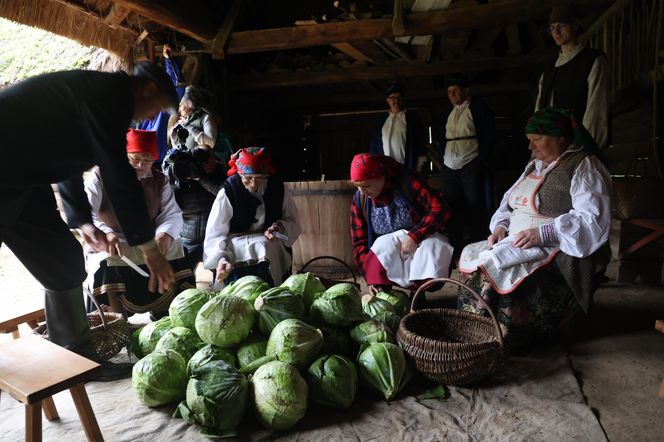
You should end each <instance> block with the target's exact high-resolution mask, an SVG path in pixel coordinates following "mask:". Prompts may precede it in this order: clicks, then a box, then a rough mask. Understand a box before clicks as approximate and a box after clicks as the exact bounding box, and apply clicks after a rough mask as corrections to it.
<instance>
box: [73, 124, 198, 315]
mask: <svg viewBox="0 0 664 442" xmlns="http://www.w3.org/2000/svg"><path fill="white" fill-rule="evenodd" d="M157 152H158V150H157V133H156V132H154V131H146V130H138V129H129V131H128V132H127V159H128V160H129V164H130V165H131V167H133V169H134V170H135V171H136V177H137V178H138V180H139V182H140V183H141V188H142V194H143V197H144V198H145V205H146V207H147V209H148V215H149V217H150V220H151V222H152V224H153V227H154V230H155V235H154V240H155V243H156V244H157V247H158V248H159V251H160V252H161V253H162V254H163V255H164V256H165V257H166V259H167V260H168V262H169V263H170V265H171V266H172V267H173V270H174V272H175V282H174V284H173V288H172V289H171V290H169V291H168V292H166V293H164V294H163V295H161V294H160V293H154V292H152V291H150V290H149V288H148V281H147V279H146V278H145V277H144V276H142V275H140V274H139V273H138V272H137V271H136V270H135V269H134V268H132V267H131V266H130V265H129V264H128V263H127V262H126V261H124V260H122V258H123V257H124V258H125V259H129V260H130V261H131V262H132V263H134V264H137V265H139V266H140V267H143V266H144V260H143V258H142V256H141V253H140V251H139V250H138V249H137V248H136V247H132V246H130V245H129V244H127V240H126V238H125V236H124V235H123V234H122V231H121V230H120V228H119V225H118V221H117V219H116V217H115V215H114V213H113V210H111V206H110V204H109V201H108V195H107V194H106V192H105V190H104V182H103V180H102V179H101V177H100V175H99V170H98V168H95V169H93V171H92V173H90V174H88V176H87V177H86V179H85V192H86V194H87V196H88V201H89V202H90V207H91V209H92V220H93V223H94V225H95V227H97V228H98V229H99V230H101V231H102V232H104V234H105V235H106V241H107V243H108V246H107V248H106V249H105V250H102V251H101V252H99V251H95V250H92V249H90V248H89V247H86V249H85V252H86V262H87V267H88V278H87V279H86V282H85V284H86V285H87V286H88V287H89V288H90V291H91V292H92V293H93V295H94V296H95V297H97V300H98V301H99V302H100V303H102V304H107V305H109V306H110V309H111V311H115V312H119V313H124V312H129V313H144V312H147V311H150V313H151V318H153V319H154V320H156V319H157V318H160V317H162V316H164V315H167V314H168V307H169V305H170V303H171V301H172V300H173V298H174V297H175V295H177V294H178V293H179V292H181V291H182V290H184V289H186V288H191V287H195V285H196V281H195V279H194V274H193V272H192V271H191V269H190V268H189V262H188V261H187V259H186V258H185V254H184V250H183V248H182V243H181V242H180V240H179V234H180V230H181V229H182V211H181V210H180V208H179V207H178V205H177V204H176V202H175V198H174V196H173V190H172V189H171V186H170V185H169V183H168V180H167V179H166V177H165V176H164V175H163V174H162V173H161V172H160V171H159V170H157V169H156V168H153V164H154V162H155V161H156V160H157V158H158V153H157ZM88 301H89V300H88ZM88 310H89V311H94V310H95V306H94V305H93V304H92V303H91V302H88Z"/></svg>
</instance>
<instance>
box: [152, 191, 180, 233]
mask: <svg viewBox="0 0 664 442" xmlns="http://www.w3.org/2000/svg"><path fill="white" fill-rule="evenodd" d="M154 224H155V233H160V232H164V233H167V234H168V235H169V236H170V237H171V238H173V239H177V238H179V237H180V231H181V230H182V224H183V221H182V210H180V207H179V206H178V203H177V202H175V195H174V194H173V189H172V188H171V185H170V184H169V183H168V180H167V179H166V180H164V185H163V186H162V188H161V211H160V212H159V213H158V214H157V217H156V218H155V221H154Z"/></svg>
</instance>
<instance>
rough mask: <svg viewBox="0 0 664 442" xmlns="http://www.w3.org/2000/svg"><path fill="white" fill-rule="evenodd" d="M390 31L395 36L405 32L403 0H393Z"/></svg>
mask: <svg viewBox="0 0 664 442" xmlns="http://www.w3.org/2000/svg"><path fill="white" fill-rule="evenodd" d="M392 33H393V34H394V36H395V37H399V36H401V35H405V34H406V23H405V21H404V16H403V0H394V14H393V15H392Z"/></svg>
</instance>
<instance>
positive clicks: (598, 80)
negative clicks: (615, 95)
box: [583, 55, 609, 147]
mask: <svg viewBox="0 0 664 442" xmlns="http://www.w3.org/2000/svg"><path fill="white" fill-rule="evenodd" d="M583 125H584V126H585V127H586V129H588V132H590V135H592V136H593V138H594V139H595V142H596V143H597V145H598V146H599V147H604V146H605V145H606V142H607V139H608V136H609V135H608V132H609V127H608V125H609V65H608V61H607V60H606V57H605V56H603V55H602V56H599V57H597V59H596V60H595V63H593V67H592V69H591V70H590V74H589V75H588V99H587V100H586V113H585V114H584V115H583Z"/></svg>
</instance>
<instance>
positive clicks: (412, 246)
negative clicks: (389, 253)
mask: <svg viewBox="0 0 664 442" xmlns="http://www.w3.org/2000/svg"><path fill="white" fill-rule="evenodd" d="M416 250H417V243H416V242H415V241H413V238H411V237H410V236H409V235H405V237H403V238H401V259H402V260H404V261H405V260H406V259H407V258H408V257H409V256H411V255H414V254H415V251H416Z"/></svg>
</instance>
